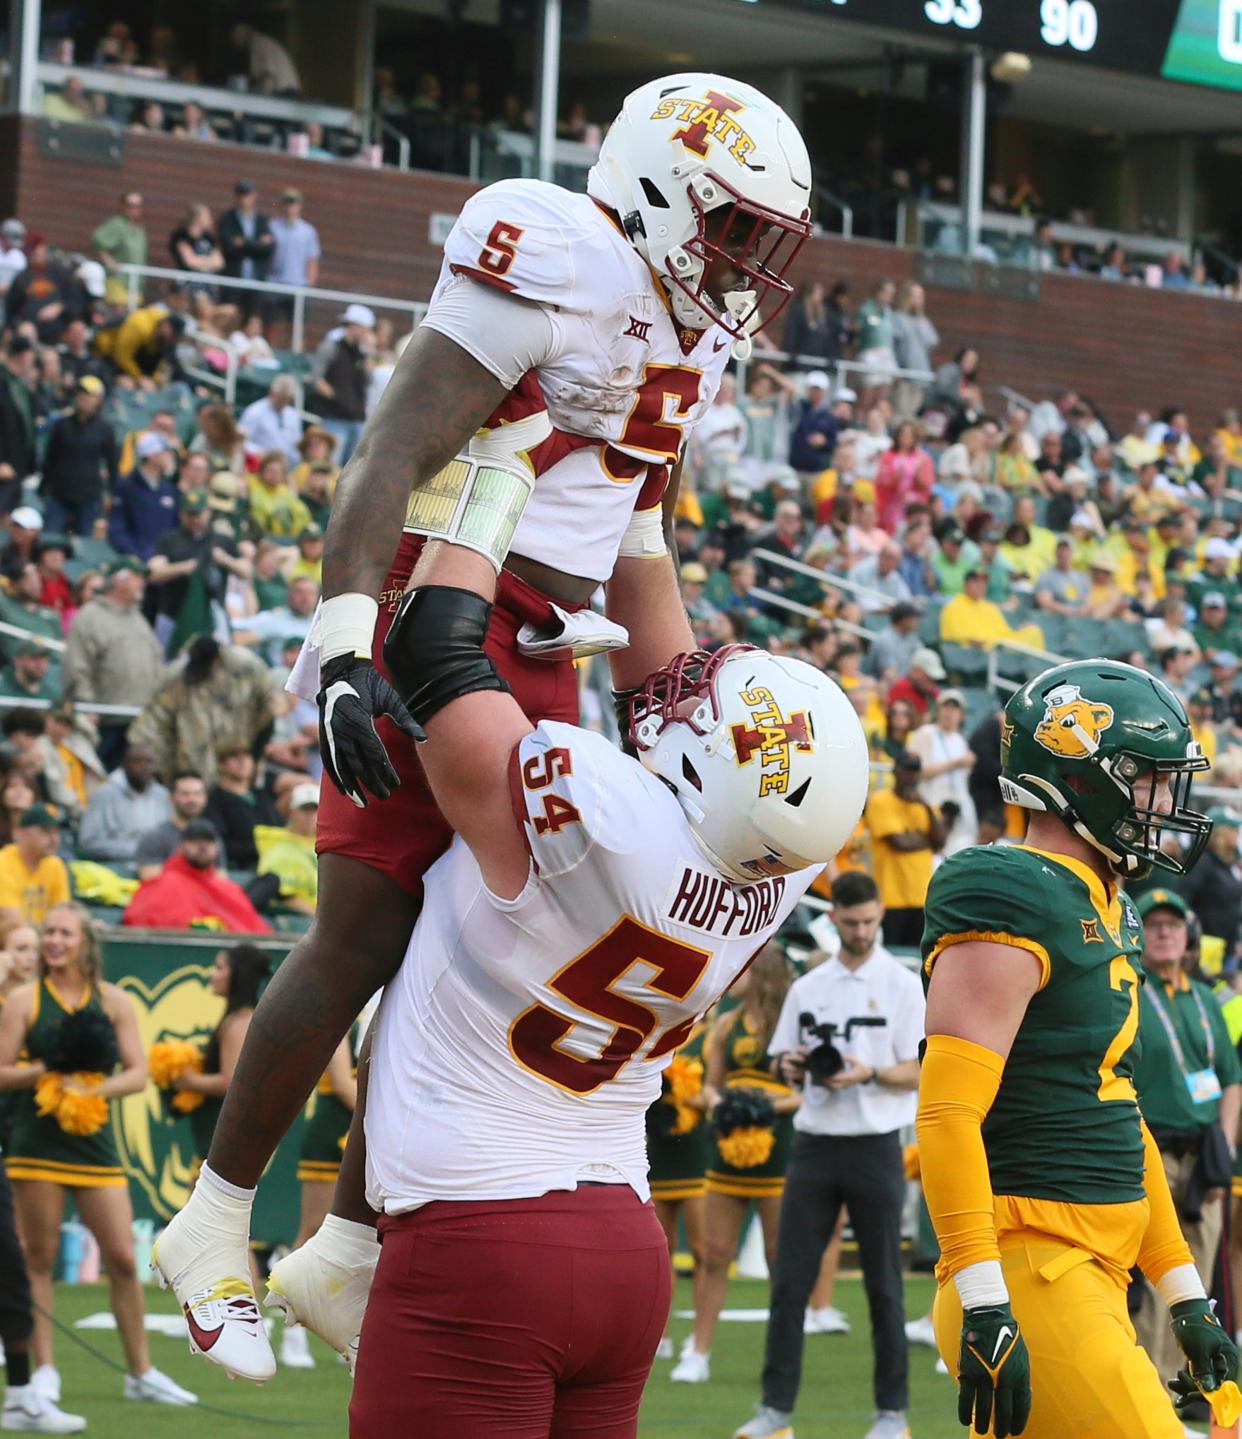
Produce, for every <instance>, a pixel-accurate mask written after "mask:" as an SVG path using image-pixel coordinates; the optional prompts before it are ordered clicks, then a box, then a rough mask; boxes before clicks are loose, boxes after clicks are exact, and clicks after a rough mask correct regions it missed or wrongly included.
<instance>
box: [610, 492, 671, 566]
mask: <svg viewBox="0 0 1242 1439" xmlns="http://www.w3.org/2000/svg"><path fill="white" fill-rule="evenodd" d="M618 553H620V554H622V555H625V556H626V557H627V558H629V559H634V560H658V559H659V558H660V556H661V555H666V554H667V553H668V545H667V544H666V543H665V540H664V511H663V510H662V509H661V508H660V507H659V506H658V505H657V506H656V508H655V509H654V510H637V511H635V513H634V515H633V517H632V518H631V520H630V522H629V524H628V525H626V527H625V533H624V534H623V535H622V536H621V549H620V550H619V552H618Z"/></svg>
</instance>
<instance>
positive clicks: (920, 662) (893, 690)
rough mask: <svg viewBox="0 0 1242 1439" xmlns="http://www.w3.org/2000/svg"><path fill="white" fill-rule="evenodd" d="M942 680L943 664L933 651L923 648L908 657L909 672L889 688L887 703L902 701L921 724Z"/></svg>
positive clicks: (938, 690)
mask: <svg viewBox="0 0 1242 1439" xmlns="http://www.w3.org/2000/svg"><path fill="white" fill-rule="evenodd" d="M944 678H945V672H944V662H943V661H942V660H941V658H940V656H939V655H938V654H937V653H936V651H935V650H933V649H930V648H928V647H927V646H923V647H922V648H920V649H917V650H915V652H914V653H913V655H911V656H910V668H909V670H908V671H907V672H906V673H905V674H903V675H902V676H901V677H900V679H897V680H895V681H894V682H893V684H891V685H890V686H889V691H888V702H889V704H890V705H891V704H893V703H894V702H895V701H896V700H904V701H905V702H906V703H907V704H908V705H910V706H911V708H912V709H913V710H914V712H915V714H916V715H917V716H918V718H919V721H920V723H921V722H922V721H923V720H925V719H926V718H927V715H928V712H929V711H930V709H931V706H932V705H933V704H934V703H935V702H936V699H937V698H938V697H939V694H940V685H941V684H942V683H943V682H944Z"/></svg>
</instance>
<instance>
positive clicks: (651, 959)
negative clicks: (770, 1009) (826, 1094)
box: [366, 720, 819, 1214]
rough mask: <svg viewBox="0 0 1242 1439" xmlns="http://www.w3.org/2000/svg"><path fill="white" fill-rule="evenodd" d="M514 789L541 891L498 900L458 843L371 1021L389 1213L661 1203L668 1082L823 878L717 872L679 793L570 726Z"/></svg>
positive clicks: (543, 744)
mask: <svg viewBox="0 0 1242 1439" xmlns="http://www.w3.org/2000/svg"><path fill="white" fill-rule="evenodd" d="M511 789H512V794H513V801H514V806H515V810H516V813H517V815H518V816H519V818H520V820H521V822H522V825H523V828H524V831H525V834H526V837H527V840H528V843H529V846H530V852H531V873H530V878H529V880H528V882H527V884H526V887H525V888H524V889H523V891H522V893H521V894H520V895H519V896H518V897H517V898H516V899H513V900H502V899H498V898H497V897H496V896H495V895H493V894H491V893H490V892H489V890H488V889H487V887H486V886H485V885H484V883H483V879H482V876H481V875H480V873H479V867H478V865H477V864H476V863H475V860H474V856H473V855H472V854H471V852H470V850H469V849H468V848H467V847H466V845H465V844H464V842H463V841H462V840H460V839H457V840H454V842H453V845H452V847H451V849H450V850H449V851H448V853H447V854H445V855H444V856H443V857H442V858H441V859H440V860H439V861H438V862H437V863H436V864H435V865H434V866H433V867H432V869H431V870H430V871H429V872H428V874H427V878H426V889H425V899H424V906H423V911H422V913H421V915H420V916H419V919H418V923H417V924H416V925H415V927H414V934H413V936H412V938H411V940H410V946H409V949H408V950H407V951H406V956H405V961H404V963H403V964H402V967H401V970H400V972H399V973H398V975H397V977H396V978H395V979H394V980H393V982H392V983H391V984H390V985H389V986H388V988H387V990H386V992H385V994H384V1000H383V1004H382V1006H381V1008H380V1013H379V1016H378V1018H377V1020H376V1022H375V1032H374V1048H373V1052H372V1059H371V1078H370V1089H369V1092H368V1099H367V1114H366V1137H367V1193H368V1198H369V1200H370V1202H371V1204H372V1205H373V1206H374V1207H375V1208H376V1209H378V1210H382V1211H385V1212H387V1213H390V1214H393V1213H401V1212H402V1211H404V1210H409V1209H414V1208H417V1207H418V1206H419V1205H421V1204H426V1203H428V1202H430V1201H432V1200H437V1199H519V1198H528V1197H532V1196H537V1195H540V1194H544V1193H547V1192H548V1191H549V1190H556V1189H573V1188H575V1187H576V1186H577V1185H578V1184H580V1183H584V1182H596V1183H599V1182H603V1183H620V1184H628V1185H630V1186H631V1187H632V1188H633V1189H634V1191H635V1192H636V1193H637V1194H638V1195H639V1196H640V1197H641V1198H642V1199H644V1200H645V1199H646V1198H647V1197H648V1195H649V1189H648V1185H647V1146H646V1129H645V1114H646V1111H647V1108H648V1106H649V1105H650V1104H651V1103H652V1101H653V1100H654V1099H655V1098H656V1097H657V1095H658V1094H659V1092H660V1076H661V1072H662V1071H663V1069H664V1068H665V1066H666V1065H667V1063H668V1061H669V1058H670V1057H671V1055H672V1052H673V1050H674V1049H676V1048H677V1046H678V1045H679V1044H681V1043H682V1042H683V1041H684V1040H685V1039H686V1038H687V1036H688V1035H689V1033H690V1030H691V1028H692V1027H693V1024H694V1022H695V1020H696V1019H697V1018H698V1017H699V1016H700V1015H702V1014H703V1013H704V1012H705V1011H706V1010H707V1009H708V1008H709V1006H710V1005H711V1004H713V1003H714V1002H715V1000H716V999H717V998H718V997H719V995H720V994H721V993H722V992H723V991H724V990H725V989H726V988H727V987H728V986H729V985H730V984H731V983H732V982H733V980H734V979H736V977H737V976H738V974H739V973H740V972H741V971H742V970H743V969H744V968H745V966H746V964H747V962H748V961H749V960H750V958H751V957H752V956H753V955H754V954H755V953H756V952H757V951H758V950H759V949H760V948H761V947H762V946H763V945H764V944H765V943H766V942H767V940H768V939H769V938H770V937H771V936H772V934H773V933H774V932H775V931H776V929H777V928H778V926H779V925H780V924H781V922H782V921H783V920H784V919H785V918H786V916H787V915H788V914H789V913H790V911H791V910H792V909H793V907H794V905H795V904H796V903H797V902H798V900H799V899H800V898H801V897H802V895H803V894H804V893H805V891H806V889H807V886H808V885H809V884H810V883H811V881H812V880H813V879H814V878H815V876H816V874H817V873H818V872H819V867H818V866H816V867H813V868H811V869H806V870H800V871H798V872H797V873H795V874H790V875H785V876H779V877H775V878H769V879H763V880H759V881H757V882H756V883H754V884H745V885H739V884H733V883H731V882H730V881H728V880H726V879H723V878H722V877H721V876H720V875H719V874H718V873H717V872H716V871H714V870H713V869H712V867H711V866H710V865H709V864H708V863H707V861H706V860H705V858H704V856H703V853H702V851H701V850H700V849H699V848H698V846H697V845H696V844H695V841H694V838H693V836H692V833H691V830H690V826H689V825H688V824H687V822H686V820H685V817H684V815H683V813H682V810H681V807H680V805H679V804H678V802H677V800H676V799H675V798H674V796H673V795H672V794H671V793H670V791H669V790H668V789H666V788H665V786H664V785H663V784H662V783H661V782H660V781H659V780H657V779H656V778H654V777H653V776H652V775H650V774H648V773H647V771H646V770H645V769H643V767H642V766H641V765H640V764H639V763H638V762H637V761H636V760H632V759H629V758H627V757H626V756H624V755H622V754H620V753H618V751H617V750H616V749H615V748H614V747H613V745H611V744H610V743H609V742H608V741H607V740H605V739H604V738H603V737H602V736H600V735H598V734H594V733H591V732H590V731H587V730H583V729H580V728H578V727H577V726H576V725H568V724H561V723H557V722H553V721H546V720H545V721H544V722H543V723H542V724H541V725H540V726H539V727H538V729H536V730H535V731H533V733H531V734H529V735H527V736H526V737H525V739H523V740H522V742H521V744H520V745H519V746H518V748H517V749H516V750H515V752H514V759H513V767H512V775H511Z"/></svg>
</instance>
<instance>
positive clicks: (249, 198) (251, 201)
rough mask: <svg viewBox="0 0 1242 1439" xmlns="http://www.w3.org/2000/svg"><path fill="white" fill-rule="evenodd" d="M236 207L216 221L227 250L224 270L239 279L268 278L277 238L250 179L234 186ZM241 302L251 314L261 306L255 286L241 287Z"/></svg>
mask: <svg viewBox="0 0 1242 1439" xmlns="http://www.w3.org/2000/svg"><path fill="white" fill-rule="evenodd" d="M233 197H234V201H233V208H232V209H231V210H225V212H224V213H223V214H222V215H221V216H220V218H219V220H217V221H216V235H217V236H218V238H219V241H220V249H221V251H222V252H223V254H224V273H225V274H226V275H232V276H233V277H234V278H236V279H239V280H265V279H266V278H267V270H268V266H269V265H270V264H271V263H272V254H273V252H274V251H275V248H276V239H275V237H274V236H273V234H272V227H271V226H270V225H269V224H268V222H267V216H266V215H264V214H261V213H260V211H259V195H258V191H257V190H256V189H255V187H254V185H253V183H252V182H251V181H249V180H238V182H237V183H236V184H235V185H234V186H233ZM237 303H238V304H239V305H240V306H241V309H242V313H243V314H244V315H245V316H246V317H247V318H249V317H250V316H251V315H252V314H253V313H254V312H255V310H257V309H258V308H259V294H258V292H257V291H255V290H239V291H237Z"/></svg>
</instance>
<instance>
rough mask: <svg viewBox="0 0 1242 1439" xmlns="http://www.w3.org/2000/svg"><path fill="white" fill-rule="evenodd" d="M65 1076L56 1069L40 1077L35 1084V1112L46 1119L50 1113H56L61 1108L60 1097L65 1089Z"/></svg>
mask: <svg viewBox="0 0 1242 1439" xmlns="http://www.w3.org/2000/svg"><path fill="white" fill-rule="evenodd" d="M64 1082H65V1076H64V1075H63V1074H60V1073H58V1072H57V1071H56V1070H55V1069H49V1070H48V1072H47V1073H46V1074H44V1075H41V1076H40V1077H39V1082H38V1083H37V1084H36V1085H35V1113H36V1114H38V1115H39V1116H40V1117H41V1118H44V1119H46V1118H47V1116H48V1115H49V1114H53V1115H54V1114H55V1113H56V1111H57V1110H58V1109H59V1108H60V1098H61V1094H62V1093H63V1090H64Z"/></svg>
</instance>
